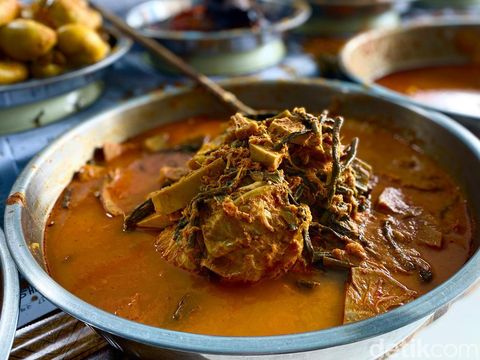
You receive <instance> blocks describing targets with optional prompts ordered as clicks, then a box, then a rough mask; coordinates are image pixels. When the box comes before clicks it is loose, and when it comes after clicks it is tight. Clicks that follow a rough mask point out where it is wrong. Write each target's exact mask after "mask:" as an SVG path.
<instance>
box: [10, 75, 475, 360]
mask: <svg viewBox="0 0 480 360" xmlns="http://www.w3.org/2000/svg"><path fill="white" fill-rule="evenodd" d="M229 88H230V89H231V90H233V91H234V92H235V93H236V94H238V95H239V96H240V98H241V99H242V100H244V101H246V102H247V103H249V104H251V105H252V106H254V107H258V108H289V107H294V106H298V105H300V104H301V105H304V106H306V107H307V108H308V109H309V110H310V111H312V112H320V111H321V110H323V109H324V108H328V107H329V106H332V105H335V106H337V107H339V108H340V109H341V112H342V114H344V115H345V116H346V117H349V116H351V117H355V118H357V119H358V118H360V119H361V118H365V117H368V119H369V120H371V121H374V122H376V123H378V124H379V125H384V126H387V127H393V128H394V129H398V131H399V132H400V133H401V134H403V135H405V136H409V138H412V139H416V140H417V141H418V142H416V143H417V144H418V145H419V146H421V147H422V149H423V150H424V151H425V152H426V153H427V154H428V155H430V156H431V157H433V158H434V159H435V160H437V162H439V163H440V164H441V165H442V166H443V167H444V168H445V170H447V171H448V173H449V174H450V175H451V176H452V177H453V178H454V179H455V180H456V182H457V184H458V185H459V186H460V187H461V188H462V190H463V191H464V193H465V195H466V197H467V199H468V201H469V203H470V207H471V214H472V216H473V218H474V221H475V222H478V220H479V216H480V215H479V214H480V213H479V209H480V194H478V192H477V191H476V187H477V183H478V181H479V180H480V179H478V176H479V174H475V173H472V172H471V171H469V170H470V169H471V167H472V164H474V166H475V165H477V164H478V163H479V161H480V144H479V141H478V140H477V139H475V138H474V137H473V136H472V135H471V134H470V133H468V132H467V131H465V130H464V129H463V128H462V127H460V126H458V125H457V124H455V123H454V122H452V121H451V120H449V119H448V118H446V117H444V116H442V115H439V114H431V113H427V112H424V111H422V110H419V109H416V108H407V107H404V106H401V105H397V104H394V103H391V102H389V101H386V100H382V99H379V98H378V97H375V96H372V95H368V94H365V93H364V92H362V91H361V90H359V89H358V88H356V87H354V86H350V85H346V84H335V83H325V82H323V81H319V80H317V81H315V80H310V81H296V82H258V83H257V82H249V83H243V84H239V83H232V84H230V85H229ZM207 109H208V110H207ZM372 109H375V112H373V110H372ZM205 113H208V114H211V115H225V114H226V111H225V109H223V108H222V107H221V106H220V105H219V104H217V103H216V102H214V100H213V99H211V98H210V97H209V96H208V95H207V94H204V93H203V92H201V91H198V90H194V91H192V90H180V91H178V92H176V93H173V94H165V95H159V94H157V95H152V96H146V97H143V98H140V99H137V100H133V101H131V102H129V103H128V104H126V105H123V106H122V107H120V108H117V109H114V110H111V111H109V112H107V113H104V114H102V115H99V116H97V117H96V118H95V119H92V120H91V121H88V122H86V123H84V124H82V125H81V126H79V127H77V128H75V129H74V130H72V131H70V132H69V133H67V134H66V135H64V136H63V137H62V138H60V139H59V140H57V141H56V142H55V143H54V144H53V145H51V146H50V147H49V148H48V149H46V150H45V151H44V152H43V153H42V154H41V155H39V156H38V157H37V158H36V159H34V160H33V161H32V162H31V163H30V164H29V165H28V166H27V167H26V170H25V171H24V172H23V173H22V175H21V176H20V178H19V179H18V181H17V183H16V185H15V186H14V188H13V190H12V193H13V194H17V197H16V198H19V199H22V198H23V199H24V201H18V202H16V203H13V204H12V205H9V206H8V207H7V210H6V217H5V225H6V233H7V238H8V244H9V246H10V248H11V250H12V252H13V254H14V258H15V261H16V262H17V265H18V267H19V269H20V271H21V272H22V273H23V274H24V275H25V276H26V278H27V279H28V280H29V281H31V282H32V284H33V285H34V286H35V287H37V288H38V289H39V291H41V292H42V293H43V294H44V295H45V296H46V297H47V298H49V300H51V301H52V302H53V303H55V304H56V305H58V306H59V307H60V308H62V309H63V310H64V311H66V312H67V313H70V314H71V315H73V316H75V317H77V318H79V319H81V320H82V321H85V322H87V323H89V324H91V325H92V326H93V327H95V328H96V329H97V330H99V331H100V332H101V333H102V334H103V335H104V336H106V337H107V338H108V339H109V340H110V342H111V343H113V344H116V345H118V346H119V347H120V348H122V349H124V350H126V351H129V352H131V353H133V354H136V355H142V356H145V357H150V358H154V357H155V356H157V358H158V356H161V355H163V356H168V355H170V356H173V355H175V356H183V357H184V358H193V359H195V358H197V357H198V358H207V359H216V358H218V357H217V356H216V355H206V354H229V355H231V357H230V358H238V357H239V356H241V355H247V354H250V355H253V354H257V355H260V354H269V355H273V354H281V353H303V354H299V356H303V358H305V356H306V357H307V358H308V357H311V358H316V357H318V356H325V357H327V358H328V357H332V358H333V357H336V358H338V357H340V358H343V357H345V356H348V355H353V354H354V355H355V356H362V355H365V356H372V354H371V353H370V354H369V346H371V345H372V344H375V343H376V341H378V338H376V337H377V336H380V335H382V339H383V341H385V344H387V346H386V347H387V349H385V350H388V348H391V347H393V346H395V345H396V344H398V342H400V341H401V340H403V339H404V338H405V337H406V336H408V335H409V334H410V333H411V332H412V331H414V330H415V329H416V328H418V327H419V326H420V325H421V324H422V323H423V322H424V321H426V319H428V318H429V316H430V315H432V314H433V313H435V312H436V311H440V310H441V309H442V308H443V307H444V306H445V305H446V304H448V303H449V302H451V301H452V300H453V299H454V298H455V297H456V296H458V295H459V294H461V293H462V292H463V291H465V290H466V289H467V288H469V287H470V286H471V285H472V284H473V283H474V282H475V281H476V280H477V279H478V277H479V275H480V255H479V254H478V252H477V253H476V254H474V255H473V256H472V258H471V259H470V260H469V261H468V262H467V264H466V265H464V266H463V268H462V269H461V270H460V271H458V272H457V273H456V274H455V275H454V276H453V277H452V278H450V279H449V280H447V281H446V282H445V283H443V284H442V285H440V286H438V287H437V288H435V289H434V290H432V291H431V292H429V293H427V294H426V295H424V296H422V297H420V298H419V299H417V300H415V301H413V302H411V303H409V304H406V305H404V306H401V307H400V308H398V309H395V310H392V311H391V312H389V313H386V314H382V315H380V316H377V317H374V318H371V319H368V320H365V321H361V322H358V323H353V324H349V325H345V326H341V327H335V328H330V329H326V330H322V331H314V332H309V333H302V334H294V335H284V336H274V337H217V336H205V335H194V334H188V333H182V332H176V331H169V330H164V329H160V328H153V327H149V326H145V325H141V324H139V323H134V322H131V321H128V320H125V319H121V318H118V317H116V316H114V315H112V314H109V313H106V312H104V311H102V310H99V309H97V308H95V307H93V306H91V305H89V304H87V303H85V302H84V301H82V300H80V299H78V298H77V297H75V296H73V295H72V294H71V293H69V292H67V291H66V290H65V289H63V288H62V287H61V286H59V285H58V284H57V283H56V282H55V281H54V280H53V279H52V278H51V277H50V276H49V275H48V274H47V273H46V272H45V270H44V266H45V263H44V260H43V243H42V241H43V239H42V235H43V230H44V227H45V225H46V221H47V217H48V214H49V212H50V210H51V208H52V206H53V204H54V202H55V200H56V199H57V198H58V196H59V194H60V193H61V191H62V190H63V189H64V187H65V186H66V185H67V184H68V182H69V181H70V179H71V176H72V175H73V173H74V172H75V171H76V170H78V169H79V168H80V167H81V166H82V165H83V164H84V163H85V162H86V161H87V160H88V159H89V158H90V156H91V154H92V152H93V150H94V148H96V147H99V146H102V145H103V144H104V143H105V142H120V141H123V140H125V139H127V138H130V137H132V136H134V135H137V134H139V133H141V132H144V131H146V130H148V129H151V128H153V127H156V126H158V125H160V124H163V123H166V122H171V121H176V120H180V119H184V118H188V117H190V116H194V115H200V114H205ZM452 146H454V147H455V148H456V149H457V151H456V152H455V153H451V152H450V151H448V149H449V148H450V147H452ZM73 147H75V149H76V151H73V150H72V149H73ZM79 149H81V150H79ZM60 169H61V170H60ZM40 189H41V190H40ZM37 194H41V196H39V197H38V196H37ZM14 199H15V197H14ZM23 229H28V230H23ZM476 231H477V232H476V233H475V234H474V236H473V241H474V245H475V247H478V242H479V238H478V230H476ZM165 349H169V350H165ZM310 351H313V352H312V353H310V354H305V352H310ZM185 352H194V353H196V354H203V355H201V356H203V357H200V355H198V356H196V355H194V354H189V355H186V354H185ZM375 355H381V354H375ZM227 358H228V357H227ZM270 358H271V357H270Z"/></svg>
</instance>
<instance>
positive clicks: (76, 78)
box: [0, 27, 132, 121]
mask: <svg viewBox="0 0 480 360" xmlns="http://www.w3.org/2000/svg"><path fill="white" fill-rule="evenodd" d="M105 30H106V31H107V33H108V34H109V35H110V38H111V41H110V43H111V45H112V51H111V52H110V53H109V55H108V56H107V57H106V58H104V59H103V60H101V61H99V62H97V63H95V64H92V65H89V66H85V67H82V68H78V69H75V70H72V71H68V72H66V73H64V74H61V75H58V76H53V77H50V78H46V79H33V80H27V81H23V82H21V83H17V84H12V85H1V86H0V110H1V109H3V108H10V107H14V106H20V105H25V104H29V103H36V102H40V101H42V100H47V99H51V98H54V97H57V96H59V95H63V94H66V93H70V92H72V91H74V90H77V89H80V88H83V87H85V86H87V85H89V84H92V83H93V82H96V81H98V80H100V79H102V78H103V77H104V76H105V73H106V71H107V69H108V67H109V66H110V65H112V64H113V63H114V62H116V61H117V60H118V59H120V58H121V57H122V56H123V55H125V54H126V53H127V52H128V50H129V49H130V47H131V46H132V41H131V40H130V39H129V38H127V37H125V36H124V35H122V34H121V33H120V32H118V31H117V30H115V29H114V28H111V27H106V28H105ZM0 121H1V120H0Z"/></svg>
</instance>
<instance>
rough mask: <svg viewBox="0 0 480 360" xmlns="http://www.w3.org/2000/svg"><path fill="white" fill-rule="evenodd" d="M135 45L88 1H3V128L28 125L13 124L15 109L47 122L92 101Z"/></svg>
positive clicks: (0, 87)
mask: <svg viewBox="0 0 480 360" xmlns="http://www.w3.org/2000/svg"><path fill="white" fill-rule="evenodd" d="M130 46H131V41H130V40H129V39H127V38H125V37H124V36H122V35H121V34H120V33H118V32H116V31H114V29H111V28H108V27H105V26H104V25H103V19H102V16H101V15H100V14H99V13H98V12H97V11H95V10H94V9H92V8H90V7H89V6H88V3H87V2H86V1H84V0H33V1H32V2H29V3H20V2H19V1H18V0H0V115H2V112H5V113H4V114H3V115H4V116H0V118H2V120H1V121H0V133H1V132H5V131H6V130H5V129H7V130H12V131H18V130H22V129H23V128H24V127H25V126H21V128H18V125H19V124H18V121H17V122H16V125H15V127H14V128H12V126H10V125H13V124H10V125H9V124H8V119H9V118H12V116H11V115H13V113H12V111H14V112H15V115H18V114H19V111H20V114H21V116H20V117H21V118H24V119H25V120H28V121H29V122H30V125H32V124H33V125H42V124H43V123H45V122H50V121H53V120H52V118H59V116H60V117H63V116H65V115H68V114H69V113H71V112H72V111H76V110H78V108H81V107H83V105H86V104H87V105H88V104H89V103H91V102H93V100H94V99H96V98H98V96H99V95H100V94H101V85H100V83H99V81H101V79H102V78H103V76H104V75H105V72H106V70H107V68H108V67H109V66H110V65H111V64H112V63H114V62H115V61H116V60H118V59H119V58H120V57H121V56H123V55H124V54H125V53H126V52H127V51H128V50H129V48H130ZM72 94H73V95H72ZM66 96H68V97H69V98H72V97H74V98H77V100H78V101H71V99H70V100H69V101H65V100H66ZM82 99H83V101H81V100H82ZM45 101H46V102H47V103H48V104H47V105H48V106H47V105H46V104H44V103H42V102H45ZM79 102H80V103H81V104H79ZM66 103H68V109H67V108H65V106H66V105H65V104H66ZM72 104H73V105H72ZM39 105H40V106H39ZM48 109H50V111H52V110H54V111H53V113H46V111H48ZM38 114H42V115H41V116H40V119H38V116H37V115H38ZM4 118H5V120H4ZM32 121H33V122H34V123H31V122H32ZM35 122H36V123H35ZM25 125H26V124H25ZM27 128H28V127H27Z"/></svg>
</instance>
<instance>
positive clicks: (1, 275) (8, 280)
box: [0, 229, 20, 360]
mask: <svg viewBox="0 0 480 360" xmlns="http://www.w3.org/2000/svg"><path fill="white" fill-rule="evenodd" d="M19 301H20V288H19V284H18V273H17V269H16V267H15V264H14V263H13V261H12V259H11V257H10V254H9V253H8V248H7V243H6V242H5V237H4V236H3V231H2V230H1V229H0V360H7V359H8V355H9V354H10V348H11V347H12V342H13V337H14V336H15V330H17V319H18V307H19V305H20V304H19Z"/></svg>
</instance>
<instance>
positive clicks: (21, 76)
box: [0, 60, 28, 85]
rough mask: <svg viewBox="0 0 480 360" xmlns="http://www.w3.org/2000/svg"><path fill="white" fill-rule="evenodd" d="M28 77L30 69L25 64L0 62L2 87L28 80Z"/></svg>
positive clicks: (0, 83)
mask: <svg viewBox="0 0 480 360" xmlns="http://www.w3.org/2000/svg"><path fill="white" fill-rule="evenodd" d="M27 77H28V68H27V66H26V65H25V64H23V63H20V62H16V61H10V60H0V85H8V84H13V83H17V82H20V81H24V80H26V79H27Z"/></svg>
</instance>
